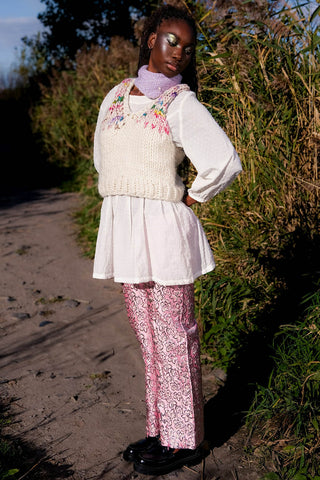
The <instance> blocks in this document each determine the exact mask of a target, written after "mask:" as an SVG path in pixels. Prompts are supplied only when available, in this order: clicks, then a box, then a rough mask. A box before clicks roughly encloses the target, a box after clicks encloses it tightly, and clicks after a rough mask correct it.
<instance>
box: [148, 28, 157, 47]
mask: <svg viewBox="0 0 320 480" xmlns="http://www.w3.org/2000/svg"><path fill="white" fill-rule="evenodd" d="M156 39H157V34H156V33H155V32H153V33H151V34H150V36H149V38H148V47H149V49H150V50H151V49H152V48H153V47H154V44H155V42H156Z"/></svg>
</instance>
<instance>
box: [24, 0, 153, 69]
mask: <svg viewBox="0 0 320 480" xmlns="http://www.w3.org/2000/svg"><path fill="white" fill-rule="evenodd" d="M41 2H42V3H44V4H45V5H46V10H45V11H44V12H43V13H40V14H39V15H38V18H39V20H40V21H41V22H42V24H43V25H44V26H45V27H46V29H47V30H46V31H44V32H43V33H42V36H41V44H42V48H43V50H44V51H45V52H46V60H47V62H48V63H49V64H50V63H53V62H54V61H56V60H58V61H60V62H62V63H64V62H65V61H66V60H68V59H71V60H73V59H74V58H75V55H76V53H77V51H78V50H79V49H80V48H82V47H83V46H84V45H91V44H95V45H100V46H104V47H107V46H108V45H109V42H110V39H111V38H112V37H113V36H121V37H124V38H126V39H129V40H132V41H135V38H134V31H133V23H134V21H135V20H138V19H139V18H140V17H142V16H144V15H146V16H148V15H149V14H150V13H151V11H152V9H153V6H154V5H155V4H156V3H157V2H154V1H152V0H148V1H142V0H129V1H126V0H82V1H81V2H79V0H41ZM24 42H25V44H26V45H27V46H28V47H31V48H32V47H34V43H35V42H36V40H35V38H25V39H24ZM38 43H39V42H38ZM37 48H39V45H38V46H37Z"/></svg>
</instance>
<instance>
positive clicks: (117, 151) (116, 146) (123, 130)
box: [98, 79, 189, 202]
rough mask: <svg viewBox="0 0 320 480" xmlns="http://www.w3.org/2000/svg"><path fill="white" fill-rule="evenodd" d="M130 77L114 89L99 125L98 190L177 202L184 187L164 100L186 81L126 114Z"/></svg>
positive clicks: (179, 150)
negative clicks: (111, 98) (114, 91)
mask: <svg viewBox="0 0 320 480" xmlns="http://www.w3.org/2000/svg"><path fill="white" fill-rule="evenodd" d="M132 86H133V79H126V80H124V81H123V82H122V83H121V84H120V85H119V88H118V90H117V92H116V95H115V98H114V101H113V103H112V104H111V106H110V108H109V110H108V112H107V114H106V116H105V118H104V120H103V121H102V124H101V131H100V142H101V143H100V147H101V164H100V171H99V185H98V188H99V193H100V195H101V196H102V197H105V196H107V195H129V196H133V197H142V198H151V199H159V200H168V201H170V202H179V201H180V200H181V199H182V197H183V194H184V185H183V183H182V181H181V179H180V177H179V176H178V174H177V166H178V165H179V163H181V161H182V160H183V158H184V152H183V150H182V148H178V147H176V146H175V144H174V143H173V140H172V136H171V133H170V130H169V126H168V122H167V118H166V114H167V109H168V107H169V105H170V103H171V102H172V101H173V100H174V99H175V98H176V96H177V95H178V94H179V93H180V92H181V91H183V90H189V87H188V86H187V85H184V84H182V85H177V86H175V87H172V88H170V89H169V90H167V91H166V92H164V93H163V94H162V95H161V96H160V97H159V98H157V99H156V100H154V103H153V104H152V106H151V108H149V109H148V110H147V111H145V110H143V109H142V110H140V111H138V112H136V113H132V112H131V110H130V108H129V93H130V90H131V88H132Z"/></svg>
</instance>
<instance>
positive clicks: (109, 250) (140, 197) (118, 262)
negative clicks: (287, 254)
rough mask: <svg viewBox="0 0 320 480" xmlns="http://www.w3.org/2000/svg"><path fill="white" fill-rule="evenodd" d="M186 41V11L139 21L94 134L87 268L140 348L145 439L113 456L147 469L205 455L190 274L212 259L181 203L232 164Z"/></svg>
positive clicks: (198, 197)
mask: <svg viewBox="0 0 320 480" xmlns="http://www.w3.org/2000/svg"><path fill="white" fill-rule="evenodd" d="M195 48H196V26H195V22H194V20H193V19H192V17H191V16H190V15H189V14H188V13H187V12H186V11H185V10H182V9H177V8H174V7H172V6H164V7H161V8H160V9H158V10H156V11H155V12H154V14H153V15H152V16H151V17H150V18H149V19H148V20H147V21H146V24H145V29H144V32H143V35H142V39H141V47H140V58H139V66H138V76H137V78H134V79H125V80H124V81H123V82H122V83H121V84H120V85H117V86H116V87H114V88H113V89H112V90H111V91H110V92H109V93H108V95H107V96H106V98H105V99H104V101H103V103H102V105H101V108H100V112H99V117H98V121H97V126H96V133H95V144H94V162H95V166H96V169H97V171H98V172H99V192H100V194H101V196H102V197H104V200H103V205H102V209H101V219H100V227H99V234H98V239H97V245H96V254H95V261H94V274H93V276H94V277H95V278H100V279H106V278H114V281H116V282H120V283H122V284H123V292H124V297H125V303H126V308H127V312H128V317H129V321H130V324H131V326H132V328H133V330H134V331H135V334H136V337H137V339H138V341H139V342H140V345H141V349H142V354H143V359H144V363H145V384H146V407H147V415H146V417H147V418H146V438H145V439H143V440H139V441H138V442H135V443H132V444H130V445H129V446H128V447H127V449H126V450H125V451H124V454H123V456H124V458H125V459H126V460H127V461H133V462H134V467H135V469H136V470H137V471H138V472H141V473H145V474H149V475H161V474H165V473H168V472H170V471H172V470H174V469H177V468H180V467H181V466H183V465H191V464H196V463H198V462H199V461H200V460H201V459H202V458H203V455H204V452H203V449H202V446H201V443H202V441H203V431H204V428H203V396H202V389H201V368H200V355H199V335H198V328H197V323H196V320H195V317H194V291H193V282H194V280H195V278H197V277H198V276H200V275H202V274H205V273H207V272H209V271H211V270H213V269H214V266H215V264H214V259H213V256H212V252H211V249H210V247H209V244H208V241H207V239H206V236H205V234H204V231H203V229H202V227H201V224H200V222H199V220H198V218H197V217H196V216H195V215H194V213H193V211H192V210H191V209H190V208H189V207H190V206H191V205H192V204H193V203H196V202H206V201H208V200H210V199H211V198H212V197H213V196H214V195H216V194H217V193H219V192H220V191H222V190H223V189H224V188H226V187H227V186H228V185H229V184H230V183H231V182H232V180H233V179H234V178H235V177H236V176H237V175H238V174H239V172H240V171H241V164H240V161H239V158H238V156H237V154H236V152H235V150H234V148H233V146H232V144H231V142H230V141H229V139H228V137H227V136H226V134H225V133H224V132H223V130H222V129H221V128H220V127H219V126H218V125H217V123H216V122H215V120H214V119H213V118H212V116H211V115H210V113H209V112H208V111H207V109H206V108H205V107H204V106H203V105H202V104H201V103H200V102H199V101H198V100H197V97H196V91H197V73H196V60H195ZM185 156H187V157H188V158H189V159H190V161H191V162H192V163H193V165H194V166H195V168H196V170H197V176H196V178H195V180H194V182H193V184H192V185H191V187H190V188H189V190H187V191H186V190H185V186H184V184H183V182H182V180H181V179H180V177H179V176H178V174H177V167H178V165H179V164H180V163H181V161H182V160H183V158H184V157H185Z"/></svg>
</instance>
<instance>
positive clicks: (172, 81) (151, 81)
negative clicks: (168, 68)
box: [134, 65, 182, 99]
mask: <svg viewBox="0 0 320 480" xmlns="http://www.w3.org/2000/svg"><path fill="white" fill-rule="evenodd" d="M181 80H182V76H181V75H175V76H174V77H171V78H169V77H166V76H165V75H163V73H154V72H150V70H148V66H147V65H143V66H142V67H141V68H140V69H139V71H138V77H137V78H136V79H135V82H134V83H135V86H136V87H137V88H138V89H139V91H140V92H141V93H142V94H143V95H146V96H147V97H149V98H152V99H154V98H158V97H159V96H160V95H162V93H164V92H165V91H166V90H168V89H169V88H171V87H174V86H176V85H178V84H179V83H181Z"/></svg>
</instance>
